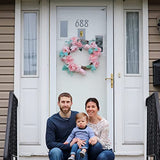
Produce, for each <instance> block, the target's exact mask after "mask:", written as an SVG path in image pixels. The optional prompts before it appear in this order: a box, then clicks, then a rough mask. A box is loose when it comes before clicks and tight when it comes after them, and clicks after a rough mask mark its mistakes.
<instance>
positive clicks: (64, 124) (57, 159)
mask: <svg viewBox="0 0 160 160" xmlns="http://www.w3.org/2000/svg"><path fill="white" fill-rule="evenodd" d="M58 106H59V108H60V111H59V112H58V113H56V114H54V115H52V116H51V117H49V118H48V120H47V128H46V145H47V147H48V149H49V158H50V160H67V158H68V157H69V154H70V149H71V146H72V145H73V144H74V143H75V142H74V141H72V142H71V143H70V144H64V142H65V140H66V139H67V137H68V136H69V135H70V133H71V131H72V129H73V128H74V127H75V126H76V123H75V122H76V121H75V117H76V114H77V113H78V112H76V111H71V106H72V96H71V95H70V94H69V93H61V94H60V95H59V97H58Z"/></svg>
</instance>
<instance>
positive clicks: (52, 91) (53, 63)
mask: <svg viewBox="0 0 160 160" xmlns="http://www.w3.org/2000/svg"><path fill="white" fill-rule="evenodd" d="M51 11H52V12H51ZM54 24H56V6H55V4H54V2H53V1H50V86H49V88H50V107H49V108H50V115H52V114H53V113H56V106H57V97H56V83H57V81H56V63H57V62H56V58H55V56H54V53H56V25H54ZM53 106H54V107H53Z"/></svg>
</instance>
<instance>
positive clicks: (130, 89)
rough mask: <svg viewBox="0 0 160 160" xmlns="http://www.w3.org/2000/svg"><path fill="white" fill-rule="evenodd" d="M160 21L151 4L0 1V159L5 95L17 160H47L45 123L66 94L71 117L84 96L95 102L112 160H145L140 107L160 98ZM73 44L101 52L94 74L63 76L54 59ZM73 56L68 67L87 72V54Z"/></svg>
mask: <svg viewBox="0 0 160 160" xmlns="http://www.w3.org/2000/svg"><path fill="white" fill-rule="evenodd" d="M159 19H160V2H159V1H158V0H99V1H96V0H81V1H77V0H1V1H0V160H2V159H3V148H4V141H5V129H6V119H7V106H8V93H9V91H10V90H14V93H15V95H16V97H17V98H18V100H19V104H18V157H19V159H20V160H24V159H31V160H32V159H33V160H36V159H48V158H47V152H48V150H47V148H46V146H45V127H46V120H47V118H48V117H49V116H50V115H52V114H53V113H55V112H57V111H58V108H57V95H58V94H59V93H61V92H63V91H67V92H70V93H71V94H72V96H73V107H72V109H73V110H78V111H84V102H85V100H86V99H87V98H88V97H90V96H94V97H97V98H98V99H99V101H100V106H101V109H100V114H101V115H102V116H103V117H105V118H107V119H108V120H109V122H110V138H111V141H112V146H113V149H114V151H115V154H116V160H122V159H123V160H142V159H143V160H144V159H146V120H147V118H146V106H145V100H146V98H147V97H148V96H149V94H150V93H152V92H154V91H158V92H159V91H160V88H159V87H155V86H153V71H152V62H153V61H155V60H157V59H159V57H160V53H159V51H160V45H159V42H160V32H159V30H158V29H157V23H158V20H159ZM73 37H80V38H81V39H85V40H88V41H90V40H95V42H96V43H97V45H98V46H99V47H100V48H101V53H102V54H101V56H100V57H99V58H98V60H99V66H98V65H97V68H94V69H93V70H94V71H93V72H92V71H91V69H90V70H87V71H84V72H85V75H82V74H81V73H80V72H76V73H73V74H71V72H69V71H68V68H67V69H66V70H67V71H68V72H67V71H66V70H64V68H63V66H64V62H62V61H61V57H59V53H60V52H61V51H62V49H63V47H64V46H65V45H66V46H67V45H68V44H67V43H66V42H69V40H70V39H71V38H73ZM76 53H77V54H76V55H78V57H76V55H75V54H72V57H73V58H74V60H75V63H77V64H80V65H84V66H87V65H88V64H89V59H88V55H87V54H88V53H87V51H86V50H85V49H84V48H83V49H82V52H81V51H77V52H76ZM82 53H86V54H82ZM62 68H63V69H62ZM95 69H96V70H95ZM84 72H83V73H84Z"/></svg>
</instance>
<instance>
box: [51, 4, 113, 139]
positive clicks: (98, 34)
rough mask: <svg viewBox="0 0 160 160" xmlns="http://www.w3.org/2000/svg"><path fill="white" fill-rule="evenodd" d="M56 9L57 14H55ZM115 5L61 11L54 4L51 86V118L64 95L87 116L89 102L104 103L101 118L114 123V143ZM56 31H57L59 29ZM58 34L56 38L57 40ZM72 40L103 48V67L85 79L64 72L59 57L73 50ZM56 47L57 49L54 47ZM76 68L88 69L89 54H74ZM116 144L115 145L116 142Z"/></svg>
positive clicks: (65, 8) (85, 52) (80, 75)
mask: <svg viewBox="0 0 160 160" xmlns="http://www.w3.org/2000/svg"><path fill="white" fill-rule="evenodd" d="M55 8H56V12H55ZM111 8H112V7H111V3H109V4H108V5H106V6H101V7H97V6H94V7H57V6H55V5H52V3H51V19H50V22H51V26H50V31H51V38H50V40H51V41H50V42H51V44H50V46H51V48H50V76H51V79H50V82H51V83H50V84H51V92H50V93H51V94H50V95H51V97H52V98H50V100H51V101H50V104H51V105H50V106H51V114H53V113H55V112H57V111H59V108H58V107H55V106H57V104H56V103H57V97H58V95H59V94H60V93H62V92H69V93H70V94H71V95H72V96H73V106H72V110H76V111H79V112H82V111H83V112H85V101H86V100H87V99H88V98H89V97H96V98H97V99H98V100H99V103H100V111H99V114H100V115H101V116H103V117H104V118H106V119H107V120H108V121H109V122H110V137H111V139H112V140H113V123H114V122H113V88H112V86H111V80H110V79H108V80H105V78H111V74H113V43H112V42H113V25H112V20H113V19H112V18H113V15H112V9H111ZM55 28H56V29H55ZM55 34H56V38H54V37H55V36H54V35H55ZM72 37H79V38H81V39H83V40H88V41H90V40H94V41H95V42H96V43H97V45H98V47H100V48H101V56H100V57H99V59H98V60H99V66H98V67H97V69H96V70H94V71H91V70H87V71H86V74H85V75H82V74H80V73H77V72H75V73H73V74H71V73H68V72H67V71H66V70H63V69H62V68H63V67H64V62H63V61H62V60H61V57H60V56H59V54H60V52H61V51H62V49H63V47H64V46H67V47H69V44H68V41H69V40H70V39H71V38H72ZM54 44H55V45H54ZM70 55H71V56H72V58H73V59H74V62H75V64H76V65H80V66H81V65H83V66H87V65H89V64H90V62H89V56H90V55H89V53H88V51H87V50H85V49H84V48H82V50H81V51H80V50H77V51H75V52H73V53H71V54H70ZM112 142H113V141H112Z"/></svg>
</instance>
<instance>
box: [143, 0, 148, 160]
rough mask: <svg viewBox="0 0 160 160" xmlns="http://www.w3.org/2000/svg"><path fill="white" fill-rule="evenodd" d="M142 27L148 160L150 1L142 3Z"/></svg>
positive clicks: (145, 140)
mask: <svg viewBox="0 0 160 160" xmlns="http://www.w3.org/2000/svg"><path fill="white" fill-rule="evenodd" d="M142 3H143V5H142V12H143V19H142V24H143V25H142V26H143V33H142V35H143V44H142V46H143V55H144V56H143V63H144V64H143V73H144V75H143V82H145V83H144V90H143V97H144V107H145V108H144V160H146V155H147V153H146V152H147V107H146V98H147V97H148V96H149V46H148V45H149V41H148V0H143V1H142Z"/></svg>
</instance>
